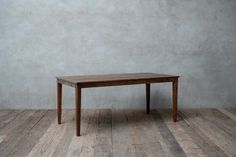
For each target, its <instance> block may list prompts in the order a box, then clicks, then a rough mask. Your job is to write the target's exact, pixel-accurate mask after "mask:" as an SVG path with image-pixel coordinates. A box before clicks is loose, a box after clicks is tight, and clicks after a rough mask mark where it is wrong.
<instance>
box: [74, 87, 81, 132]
mask: <svg viewBox="0 0 236 157" xmlns="http://www.w3.org/2000/svg"><path fill="white" fill-rule="evenodd" d="M75 116H76V135H77V136H80V121H81V88H80V87H78V86H76V87H75Z"/></svg>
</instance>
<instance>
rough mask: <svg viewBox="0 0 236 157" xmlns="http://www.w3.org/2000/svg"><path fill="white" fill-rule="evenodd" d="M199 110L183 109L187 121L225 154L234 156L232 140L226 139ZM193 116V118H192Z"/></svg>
mask: <svg viewBox="0 0 236 157" xmlns="http://www.w3.org/2000/svg"><path fill="white" fill-rule="evenodd" d="M200 111H201V110H199V109H198V110H197V109H195V110H185V111H184V114H185V115H186V116H187V117H189V118H188V121H189V122H191V124H192V125H195V127H196V128H198V129H199V130H201V131H202V133H203V134H205V135H206V136H207V137H208V138H209V139H210V140H211V141H212V142H213V143H215V144H216V145H217V146H218V147H219V148H220V149H221V150H223V151H224V153H225V154H226V155H227V156H235V153H236V152H235V151H234V149H235V148H234V144H233V141H228V140H226V138H225V136H224V134H222V132H221V131H220V130H219V129H218V128H217V127H216V126H215V125H214V124H213V123H210V122H208V121H207V120H206V119H204V118H203V116H202V114H201V113H200ZM192 117H194V118H192Z"/></svg>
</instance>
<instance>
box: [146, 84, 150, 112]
mask: <svg viewBox="0 0 236 157" xmlns="http://www.w3.org/2000/svg"><path fill="white" fill-rule="evenodd" d="M146 110H147V114H149V113H150V83H147V84H146Z"/></svg>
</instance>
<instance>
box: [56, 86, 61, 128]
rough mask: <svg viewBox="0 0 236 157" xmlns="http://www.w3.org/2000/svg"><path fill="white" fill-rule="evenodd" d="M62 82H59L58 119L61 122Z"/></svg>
mask: <svg viewBox="0 0 236 157" xmlns="http://www.w3.org/2000/svg"><path fill="white" fill-rule="evenodd" d="M61 106H62V84H61V83H58V82H57V119H58V120H57V121H58V124H61Z"/></svg>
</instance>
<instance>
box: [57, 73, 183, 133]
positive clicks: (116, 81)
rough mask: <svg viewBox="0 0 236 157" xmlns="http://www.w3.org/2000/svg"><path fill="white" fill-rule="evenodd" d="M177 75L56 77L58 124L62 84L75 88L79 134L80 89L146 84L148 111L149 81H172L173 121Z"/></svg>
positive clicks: (138, 74)
mask: <svg viewBox="0 0 236 157" xmlns="http://www.w3.org/2000/svg"><path fill="white" fill-rule="evenodd" d="M178 77H179V76H173V75H165V74H157V73H126V74H106V75H80V76H62V77H57V101H58V124H60V123H61V105H62V104H61V103H62V84H64V85H68V86H71V87H74V88H75V97H76V104H75V106H76V135H77V136H80V121H81V89H82V88H91V87H104V86H120V85H133V84H146V110H147V114H149V112H150V85H151V83H161V82H172V86H173V87H172V88H173V90H172V92H173V121H174V122H176V120H177V94H178Z"/></svg>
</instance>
